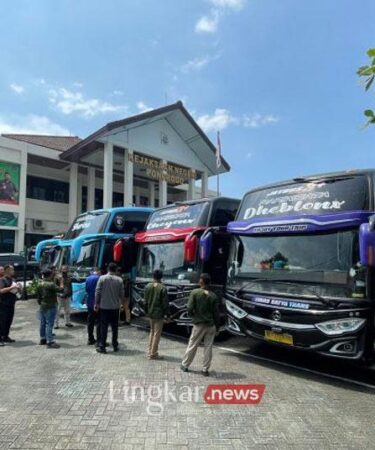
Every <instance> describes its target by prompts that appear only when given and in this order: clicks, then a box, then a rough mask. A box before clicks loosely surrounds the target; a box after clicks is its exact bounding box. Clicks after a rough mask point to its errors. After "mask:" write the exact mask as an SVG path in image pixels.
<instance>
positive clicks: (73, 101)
mask: <svg viewBox="0 0 375 450" xmlns="http://www.w3.org/2000/svg"><path fill="white" fill-rule="evenodd" d="M49 101H50V103H51V104H52V105H53V106H54V107H55V108H56V109H57V110H59V111H61V112H62V113H63V114H66V115H69V114H72V113H78V114H79V115H81V116H83V117H93V116H96V115H98V114H105V113H109V112H116V111H121V110H124V109H127V108H126V107H125V106H121V105H113V104H111V103H109V102H105V101H102V100H98V99H96V98H92V99H86V98H85V97H84V95H83V94H82V92H80V91H75V92H73V91H70V90H68V89H65V88H59V89H50V90H49Z"/></svg>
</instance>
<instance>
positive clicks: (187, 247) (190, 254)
mask: <svg viewBox="0 0 375 450" xmlns="http://www.w3.org/2000/svg"><path fill="white" fill-rule="evenodd" d="M197 246H198V238H197V236H191V235H189V236H186V238H185V243H184V260H185V262H187V263H193V262H195V258H196V255H197Z"/></svg>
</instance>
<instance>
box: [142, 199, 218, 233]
mask: <svg viewBox="0 0 375 450" xmlns="http://www.w3.org/2000/svg"><path fill="white" fill-rule="evenodd" d="M209 207H210V205H209V203H208V202H200V203H193V204H186V205H177V206H173V207H170V208H163V209H160V210H157V211H155V212H154V213H153V214H152V215H151V217H150V219H149V221H148V223H147V227H146V229H147V231H149V230H161V229H166V228H192V227H197V226H200V225H206V222H207V220H208V212H209Z"/></svg>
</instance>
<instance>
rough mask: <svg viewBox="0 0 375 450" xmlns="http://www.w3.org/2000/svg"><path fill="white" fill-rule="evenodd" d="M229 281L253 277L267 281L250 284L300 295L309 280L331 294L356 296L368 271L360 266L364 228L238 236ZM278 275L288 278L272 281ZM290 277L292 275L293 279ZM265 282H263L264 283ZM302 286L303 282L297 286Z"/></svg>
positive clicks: (237, 282)
mask: <svg viewBox="0 0 375 450" xmlns="http://www.w3.org/2000/svg"><path fill="white" fill-rule="evenodd" d="M230 261H231V262H230V267H229V273H228V275H229V282H230V284H232V285H238V287H241V286H244V284H245V283H248V282H250V281H251V280H252V279H260V280H263V281H266V282H264V283H263V284H262V283H261V282H259V283H256V285H255V284H254V286H251V289H250V290H260V291H262V290H264V291H270V290H272V292H275V293H290V289H291V285H293V286H294V288H293V290H294V291H296V292H295V293H296V294H298V295H301V294H303V286H304V285H305V286H306V285H307V284H310V285H311V284H312V285H316V292H317V293H319V294H320V295H327V296H331V297H351V296H352V293H353V289H354V287H355V284H356V283H358V282H360V280H359V279H357V278H358V277H359V278H361V279H362V276H363V274H362V273H361V271H360V270H359V264H358V261H359V250H358V232H356V231H353V230H350V231H340V232H337V233H329V234H328V233H327V234H317V235H301V236H272V237H268V236H267V237H260V236H257V237H252V236H235V237H234V243H233V246H232V254H231V259H230ZM272 280H275V281H276V280H277V281H280V280H281V281H283V280H284V281H285V282H286V283H285V286H283V284H282V283H274V285H273V284H272ZM287 281H289V282H290V281H292V282H293V283H290V285H288V283H287ZM258 284H259V286H258ZM296 286H297V287H296Z"/></svg>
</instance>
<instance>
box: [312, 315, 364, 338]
mask: <svg viewBox="0 0 375 450" xmlns="http://www.w3.org/2000/svg"><path fill="white" fill-rule="evenodd" d="M365 322H366V319H360V318H359V317H353V318H352V317H350V318H348V319H338V320H331V321H329V322H321V323H316V324H315V326H316V328H318V330H320V331H322V332H323V333H324V334H327V335H328V336H333V335H337V334H343V333H348V332H350V331H357V330H358V329H359V328H361V326H362V325H363V324H364V323H365Z"/></svg>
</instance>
